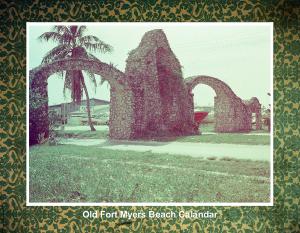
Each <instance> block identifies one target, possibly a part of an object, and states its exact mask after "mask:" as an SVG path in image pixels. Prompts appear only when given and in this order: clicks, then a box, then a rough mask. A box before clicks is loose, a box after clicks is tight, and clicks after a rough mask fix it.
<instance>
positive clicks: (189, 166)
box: [29, 145, 270, 202]
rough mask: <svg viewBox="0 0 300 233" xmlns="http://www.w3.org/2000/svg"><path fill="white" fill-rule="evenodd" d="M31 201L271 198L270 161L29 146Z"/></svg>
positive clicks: (207, 200) (235, 199)
mask: <svg viewBox="0 0 300 233" xmlns="http://www.w3.org/2000/svg"><path fill="white" fill-rule="evenodd" d="M29 166H30V169H29V170H30V173H29V176H30V179H29V180H30V181H29V191H30V202H268V201H269V192H270V180H269V164H268V163H266V162H256V161H245V160H233V159H229V158H223V159H222V160H217V159H215V158H210V159H205V160H204V159H201V158H192V157H189V156H177V155H176V156H175V155H169V154H154V153H150V152H144V153H141V152H133V151H116V150H104V149H99V148H95V147H89V148H88V150H87V147H81V146H74V145H72V146H70V145H59V146H46V145H44V146H34V147H31V148H30V155H29Z"/></svg>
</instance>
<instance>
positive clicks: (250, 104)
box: [243, 97, 262, 130]
mask: <svg viewBox="0 0 300 233" xmlns="http://www.w3.org/2000/svg"><path fill="white" fill-rule="evenodd" d="M243 103H244V104H245V105H246V106H247V108H248V111H249V112H250V114H251V119H252V113H255V129H256V130H259V129H262V123H261V118H262V116H261V104H260V103H259V101H258V99H257V98H256V97H252V98H251V99H250V100H244V101H243Z"/></svg>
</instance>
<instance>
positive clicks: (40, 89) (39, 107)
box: [29, 72, 49, 145]
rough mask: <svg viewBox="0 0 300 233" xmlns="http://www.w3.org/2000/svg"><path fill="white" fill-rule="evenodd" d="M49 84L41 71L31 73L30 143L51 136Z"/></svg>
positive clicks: (39, 141)
mask: <svg viewBox="0 0 300 233" xmlns="http://www.w3.org/2000/svg"><path fill="white" fill-rule="evenodd" d="M47 88H48V84H47V79H46V78H45V77H43V75H42V74H41V73H36V74H35V75H33V73H32V72H30V73H29V132H30V134H29V145H34V144H38V143H41V142H42V140H43V139H47V138H48V136H49V121H48V90H47Z"/></svg>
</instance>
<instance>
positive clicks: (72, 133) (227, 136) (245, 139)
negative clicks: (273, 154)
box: [57, 130, 270, 145]
mask: <svg viewBox="0 0 300 233" xmlns="http://www.w3.org/2000/svg"><path fill="white" fill-rule="evenodd" d="M57 133H58V136H59V137H64V138H78V139H107V138H108V131H106V130H103V131H102V130H97V131H82V130H65V131H64V132H62V131H57ZM153 140H155V141H178V142H195V143H196V142H209V143H231V144H248V145H270V136H269V135H251V134H239V133H220V134H211V135H193V136H185V137H174V138H155V139H153Z"/></svg>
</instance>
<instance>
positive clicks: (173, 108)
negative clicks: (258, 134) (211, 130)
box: [29, 29, 260, 145]
mask: <svg viewBox="0 0 300 233" xmlns="http://www.w3.org/2000/svg"><path fill="white" fill-rule="evenodd" d="M63 70H89V71H91V72H93V73H95V74H98V75H100V76H101V77H102V78H104V79H105V80H107V81H108V82H109V84H110V87H111V89H110V104H111V106H110V119H109V136H110V138H111V139H140V138H146V139H147V138H153V137H161V136H183V135H193V134H198V133H199V131H198V125H197V124H196V123H195V122H194V100H193V94H192V90H193V88H194V87H195V86H196V85H198V84H206V85H208V86H210V87H212V88H213V89H214V90H215V92H216V97H215V117H216V126H215V130H216V131H217V132H242V131H249V130H251V119H252V112H255V113H257V119H260V104H259V102H258V100H257V99H256V98H255V99H254V98H252V99H251V101H248V102H247V101H242V100H241V99H240V98H239V97H237V96H236V95H235V93H234V92H233V91H232V90H231V88H230V87H229V86H228V85H227V84H225V83H224V82H222V81H221V80H219V79H216V78H213V77H209V76H194V77H190V78H187V79H183V75H182V71H181V65H180V62H179V61H178V59H177V58H176V56H175V54H174V53H173V52H172V50H171V48H170V46H169V43H168V40H167V38H166V35H165V34H164V32H163V31H162V30H160V29H157V30H152V31H149V32H147V33H145V35H144V36H143V38H142V40H141V42H140V44H139V45H138V47H137V48H136V49H134V50H132V51H131V52H130V53H129V56H128V58H127V65H126V70H125V72H122V71H120V70H118V69H116V68H115V67H114V66H112V65H109V64H106V63H103V62H99V61H95V60H88V59H64V60H61V61H55V62H53V63H49V64H44V65H41V66H39V67H37V68H35V69H33V70H30V72H29V76H30V77H29V79H30V83H29V86H30V87H29V88H30V109H29V123H30V145H32V144H36V143H38V142H39V138H41V137H45V138H47V137H48V134H49V132H48V131H49V130H48V114H47V113H48V90H47V79H48V77H49V76H50V75H52V74H54V73H56V72H59V71H63ZM259 127H260V126H259V124H258V125H257V128H259Z"/></svg>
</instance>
